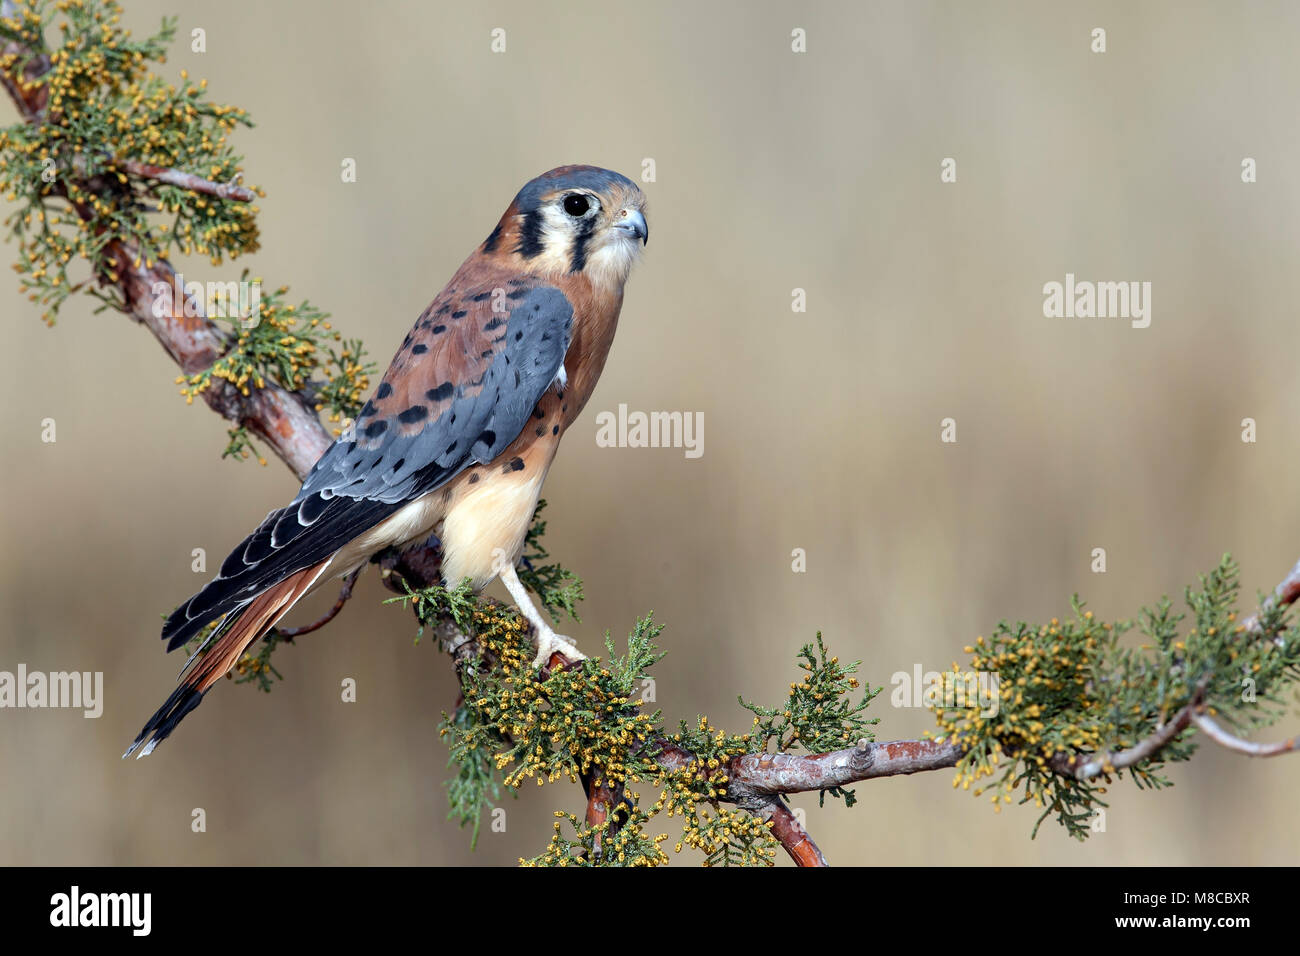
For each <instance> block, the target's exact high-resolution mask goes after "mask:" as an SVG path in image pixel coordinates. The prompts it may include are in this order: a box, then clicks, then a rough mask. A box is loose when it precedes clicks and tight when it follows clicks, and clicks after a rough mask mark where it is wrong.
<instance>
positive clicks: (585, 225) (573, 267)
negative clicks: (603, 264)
mask: <svg viewBox="0 0 1300 956" xmlns="http://www.w3.org/2000/svg"><path fill="white" fill-rule="evenodd" d="M581 222H582V225H581V226H579V227H578V232H577V235H575V236H574V237H573V257H572V258H571V259H570V260H569V271H570V272H581V271H582V270H583V269H585V268H586V266H587V240H588V239H590V238H591V234H592V233H594V232H595V231H596V217H595V216H589V217H588V218H586V219H583V220H581Z"/></svg>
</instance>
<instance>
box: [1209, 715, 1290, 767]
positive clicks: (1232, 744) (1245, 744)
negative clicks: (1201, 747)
mask: <svg viewBox="0 0 1300 956" xmlns="http://www.w3.org/2000/svg"><path fill="white" fill-rule="evenodd" d="M1192 722H1193V723H1195V724H1196V726H1197V728H1199V729H1200V730H1201V731H1202V732H1203V733H1204V734H1205V736H1207V737H1209V738H1210V739H1211V740H1213V741H1214V742H1215V743H1216V744H1219V745H1221V746H1224V747H1227V748H1228V749H1229V750H1235V751H1236V752H1237V753H1239V754H1245V755H1246V756H1248V757H1276V756H1279V755H1280V754H1289V753H1294V752H1295V751H1296V749H1297V748H1300V737H1292V738H1291V739H1290V740H1281V741H1278V742H1277V743H1275V744H1257V743H1252V742H1251V741H1249V740H1242V739H1241V738H1240V737H1237V736H1235V735H1234V734H1231V733H1229V732H1228V731H1227V730H1225V729H1224V728H1223V727H1222V726H1221V725H1220V724H1218V723H1217V722H1216V721H1214V720H1213V719H1212V718H1210V717H1208V716H1206V715H1205V714H1193V715H1192Z"/></svg>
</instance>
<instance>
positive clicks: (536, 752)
mask: <svg viewBox="0 0 1300 956" xmlns="http://www.w3.org/2000/svg"><path fill="white" fill-rule="evenodd" d="M420 593H421V594H422V595H423V596H425V598H424V599H425V600H426V601H428V602H429V606H430V607H432V606H433V602H435V601H441V602H443V604H442V606H444V607H449V606H450V604H449V603H448V602H446V600H445V598H443V597H439V596H438V595H437V593H436V592H430V591H424V592H420ZM397 600H402V599H401V598H399V599H397ZM434 616H437V615H434ZM421 620H422V623H423V624H428V623H432V618H430V619H429V620H426V619H424V618H422V619H421ZM464 623H465V622H464V619H463V614H462V619H461V625H460V626H462V627H463V626H464ZM469 624H470V627H471V629H472V630H471V631H470V633H472V634H473V635H474V637H475V639H476V640H477V642H478V645H479V650H480V653H481V656H480V657H479V658H478V663H477V665H476V666H473V667H470V668H468V669H467V670H466V671H465V672H464V673H462V675H461V682H462V688H463V691H464V699H463V703H462V705H461V706H460V707H459V708H458V709H457V711H456V713H455V714H454V715H453V716H452V717H446V716H444V720H443V724H442V728H441V729H442V734H443V736H445V737H447V738H448V740H449V745H450V748H451V753H452V764H453V765H455V766H457V767H458V768H459V770H458V774H457V777H456V778H455V779H454V780H453V781H452V782H451V783H450V784H449V788H448V790H449V797H450V800H451V817H452V818H453V819H457V820H458V821H460V823H461V824H462V825H465V824H466V823H470V822H473V823H475V825H476V826H477V820H478V819H479V815H480V814H481V813H482V812H483V811H484V810H486V809H487V808H489V807H490V806H492V805H493V804H494V803H495V802H496V801H497V799H498V798H499V792H500V789H505V790H509V791H510V792H511V793H514V792H515V791H516V790H517V788H519V787H520V786H521V785H522V784H524V783H525V782H527V781H528V780H535V781H537V783H538V784H539V785H541V784H544V783H553V782H556V781H558V780H569V781H577V780H579V779H580V778H581V777H583V776H587V777H589V778H595V779H599V780H602V781H604V782H606V783H607V784H609V785H614V786H619V787H624V788H626V789H625V790H624V797H625V800H626V804H625V806H624V814H623V817H624V818H623V819H620V821H619V824H618V825H617V826H616V827H615V826H614V825H613V824H612V823H611V822H610V821H608V820H607V821H606V822H604V823H602V824H600V825H598V826H589V825H587V824H586V823H585V822H584V821H581V820H579V819H578V818H577V817H576V816H573V815H572V814H569V813H564V812H560V813H557V814H556V816H557V822H556V827H555V833H554V835H553V836H552V839H551V842H550V844H549V845H548V847H547V849H546V850H545V851H544V852H543V853H542V854H540V855H539V856H537V857H534V858H532V859H529V860H523V861H521V862H523V863H525V864H527V865H561V866H568V865H587V866H591V865H600V866H645V865H661V864H663V863H666V862H668V857H667V855H666V854H665V853H664V852H663V849H662V847H661V844H662V843H663V842H664V840H665V839H666V837H665V836H664V835H663V834H657V835H652V834H651V833H650V832H649V829H648V827H649V825H650V822H651V821H652V820H654V819H655V818H657V817H660V816H662V817H664V818H675V819H676V820H677V821H679V824H680V828H681V836H680V838H679V839H678V841H677V842H676V844H675V851H676V852H681V851H682V850H683V849H684V848H686V847H691V848H693V849H696V850H698V851H700V852H701V853H702V854H703V856H704V860H705V865H708V866H719V865H721V866H735V865H747V866H749V865H771V863H772V862H773V858H774V856H775V853H776V851H777V849H778V846H777V843H776V841H775V839H774V838H773V837H772V834H771V831H770V828H769V824H768V823H767V822H765V821H763V820H761V819H759V818H758V817H756V816H754V815H752V814H750V813H748V812H746V811H744V810H740V809H736V808H733V807H731V806H728V805H727V804H726V796H727V792H726V785H727V780H728V773H727V768H728V764H729V762H730V761H732V760H733V759H735V758H737V757H740V756H743V755H744V754H748V753H753V752H756V751H758V750H761V749H763V748H765V747H767V746H769V745H772V744H777V743H778V742H779V744H780V746H782V747H783V748H785V749H791V748H797V747H799V746H800V745H808V744H809V743H811V744H816V745H822V744H826V743H827V742H829V741H834V742H835V743H836V745H837V746H843V745H845V744H847V743H850V742H852V741H854V740H858V739H860V738H862V737H864V736H866V737H869V736H870V732H869V731H868V730H867V727H868V725H869V724H872V723H874V721H873V720H867V719H866V718H864V717H863V716H862V712H863V710H864V709H865V708H866V707H867V705H868V704H869V703H870V701H871V699H872V698H873V697H874V696H875V695H876V694H877V693H879V690H876V691H874V692H873V691H870V690H868V692H867V694H866V695H865V697H864V699H862V700H861V701H858V702H856V703H855V702H853V701H852V700H850V699H849V694H850V692H851V691H853V690H856V689H857V688H858V682H857V680H856V679H855V678H853V677H852V676H851V675H852V673H853V672H854V671H855V670H856V667H857V665H856V664H855V665H850V666H848V667H842V666H841V665H840V663H839V661H838V659H837V658H834V657H831V656H829V655H828V654H827V652H826V649H825V647H824V645H823V644H822V642H821V639H820V637H819V638H818V641H817V644H816V645H815V646H814V645H811V644H810V645H807V646H805V647H804V648H803V649H802V650H801V652H800V659H801V662H802V663H801V665H800V666H801V668H802V669H803V670H804V671H805V672H806V676H805V677H804V679H803V680H802V681H800V682H799V683H797V684H794V685H792V689H791V694H790V699H789V701H788V702H787V704H786V705H785V706H784V707H783V708H762V707H757V706H754V705H747V706H749V707H750V709H751V710H753V711H754V712H755V714H756V715H757V716H756V717H755V725H756V727H757V728H758V730H757V731H756V732H755V733H753V734H745V735H736V734H730V733H727V732H726V731H721V730H717V729H715V728H713V727H712V726H710V724H709V720H708V718H707V717H700V718H698V719H697V720H696V721H695V722H694V723H692V724H688V723H686V722H685V721H683V722H682V723H681V725H680V728H679V730H678V731H677V732H676V733H674V734H671V735H669V734H668V733H667V731H666V730H665V729H664V727H663V725H662V723H661V721H660V714H659V713H658V712H657V711H656V712H654V713H647V712H646V710H645V709H644V706H643V704H644V701H643V700H642V697H643V696H644V694H639V693H638V692H639V690H640V689H641V688H643V687H645V686H647V681H648V680H649V671H650V668H651V667H652V666H653V665H654V664H655V663H656V662H657V661H659V660H660V659H661V658H662V656H663V655H662V654H661V653H660V652H659V651H658V649H657V647H656V645H655V640H656V639H657V637H658V635H659V633H660V630H661V627H660V625H657V624H655V623H654V621H653V618H652V617H649V616H647V617H646V618H643V619H642V620H639V621H638V622H637V623H636V626H635V627H634V628H633V630H632V632H631V634H629V636H628V640H627V649H626V652H625V653H622V654H619V653H616V649H615V646H614V643H613V641H612V639H611V638H610V637H609V635H608V634H607V635H606V641H605V645H606V651H607V656H606V658H605V660H604V661H603V662H602V661H598V660H586V661H583V662H582V663H581V664H580V665H578V666H575V667H573V668H571V669H568V670H560V671H556V672H554V673H551V674H549V675H547V676H546V677H545V678H543V677H542V676H541V675H540V674H539V673H538V672H537V671H535V670H534V669H533V668H532V666H531V660H532V646H531V644H530V643H529V640H528V628H527V626H526V625H525V624H524V623H523V622H522V621H521V620H520V618H519V617H518V615H517V614H515V612H514V611H513V610H511V609H508V608H503V607H501V606H499V605H495V604H489V603H486V602H483V603H479V604H478V605H477V606H476V607H475V608H474V610H473V612H472V614H471V615H470V621H469ZM664 748H671V749H672V751H673V753H674V754H675V755H680V756H681V759H680V760H669V761H661V759H660V758H661V757H662V756H664ZM497 773H499V774H500V777H499V778H498V777H497V776H496V774H497ZM638 785H648V786H649V787H651V788H652V789H653V790H654V791H656V792H657V793H658V796H657V798H656V799H654V800H653V801H651V802H648V803H647V802H646V801H644V800H643V799H642V797H641V795H640V793H639V792H638V791H637V789H635V788H636V787H637V786H638ZM834 793H835V794H836V795H840V792H839V791H838V790H837V791H834ZM844 795H845V796H846V798H847V800H848V802H850V803H851V802H852V794H851V793H850V794H844ZM566 822H567V826H566ZM476 832H477V831H476ZM566 834H568V835H566ZM598 846H599V850H598Z"/></svg>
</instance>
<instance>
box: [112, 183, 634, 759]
mask: <svg viewBox="0 0 1300 956" xmlns="http://www.w3.org/2000/svg"><path fill="white" fill-rule="evenodd" d="M645 204H646V200H645V195H644V194H643V193H642V191H641V189H640V187H638V186H637V185H636V183H634V182H633V181H632V180H630V179H628V178H627V177H625V176H622V175H620V174H619V173H616V172H613V171H611V170H608V169H602V168H600V167H597V166H585V165H569V166H559V167H556V168H555V169H552V170H550V171H549V172H546V173H543V174H542V175H540V176H538V177H536V178H535V179H532V180H530V181H529V182H528V183H526V184H525V185H524V187H523V188H522V189H520V190H519V192H518V193H517V194H516V195H515V197H514V199H513V201H511V203H510V205H509V206H508V207H507V208H506V211H505V213H504V214H503V215H502V216H501V218H500V220H499V221H498V222H497V224H496V227H495V228H494V229H493V230H492V231H491V232H490V233H489V234H488V237H487V238H486V239H485V240H484V241H483V242H482V243H481V244H480V245H479V246H478V247H476V248H475V250H474V251H473V252H472V253H471V254H470V256H469V258H467V259H466V260H465V262H464V263H463V264H462V265H461V267H460V268H459V269H458V270H457V271H456V273H455V274H454V275H453V276H452V278H451V280H450V281H449V282H448V283H447V285H446V287H445V288H444V289H443V290H442V291H441V292H440V293H439V294H438V295H437V297H436V298H434V300H433V302H432V303H431V304H430V305H429V306H428V308H426V309H425V310H424V311H423V312H422V313H421V314H420V316H419V318H418V319H416V322H415V326H414V328H412V329H411V331H410V333H409V334H408V335H407V336H406V338H405V340H403V342H402V345H401V347H400V348H399V349H398V350H397V354H396V355H395V356H394V358H393V361H392V364H391V365H389V367H388V371H387V372H386V373H385V374H384V377H383V379H382V380H381V381H380V383H379V385H378V387H377V388H376V389H375V391H374V393H373V394H372V395H371V396H370V397H369V399H368V400H367V401H366V403H365V405H364V406H362V408H361V411H360V412H359V413H358V415H357V417H356V419H355V421H353V422H352V423H350V424H349V425H348V427H346V428H345V429H343V430H342V432H341V433H340V435H339V436H338V438H337V439H336V440H335V441H334V442H333V444H331V445H330V447H329V448H328V449H326V451H325V453H324V454H323V455H322V456H321V458H320V460H319V461H317V462H316V464H315V465H314V466H313V468H312V470H311V472H310V473H309V474H308V475H307V477H306V479H305V480H304V481H303V483H302V488H301V489H300V490H299V491H298V494H297V495H296V496H295V497H294V499H293V500H292V501H291V502H290V503H289V504H288V505H286V506H285V507H283V508H279V509H277V510H274V511H272V512H271V513H270V514H268V515H267V516H266V519H265V520H264V521H262V523H261V524H259V525H258V526H257V528H256V529H254V530H253V531H252V533H250V534H249V535H248V536H247V537H246V538H244V540H243V541H242V542H240V544H239V545H237V546H236V547H235V548H234V550H232V551H231V552H230V555H229V557H227V558H226V559H225V561H223V562H222V565H221V570H220V571H219V573H218V574H217V576H216V577H215V578H213V579H212V580H211V581H209V582H208V583H207V584H206V585H204V587H203V588H202V589H201V590H200V591H199V592H198V593H197V594H195V595H193V596H192V597H191V598H190V599H189V600H187V601H186V602H185V603H184V604H182V605H180V606H179V607H178V608H176V610H175V611H174V612H173V613H172V614H171V615H170V616H169V617H168V618H167V620H166V622H165V623H164V625H163V629H162V638H163V640H165V641H166V642H167V650H168V651H172V650H175V649H176V648H178V647H181V646H182V645H184V644H186V643H187V642H190V641H192V640H193V639H194V638H195V637H196V636H198V635H200V634H201V632H203V630H204V629H205V628H206V627H208V625H210V624H212V623H213V622H218V623H216V625H215V627H213V628H212V630H211V631H210V632H209V633H208V634H207V636H206V637H205V639H204V642H203V644H202V645H201V646H200V647H199V649H198V650H196V651H195V653H194V654H193V655H192V656H191V657H190V659H189V660H188V661H187V662H186V665H185V667H184V668H183V669H182V672H181V677H180V681H179V685H178V686H177V688H176V690H175V692H173V693H172V695H171V696H170V697H168V698H167V700H166V701H165V702H164V703H163V705H162V706H161V707H159V708H158V710H157V711H156V712H155V713H154V715H153V716H152V717H150V718H149V720H148V721H147V722H146V723H145V725H144V728H143V729H142V730H141V731H140V734H139V735H138V736H137V737H136V739H135V741H134V742H133V743H132V744H131V746H130V747H129V748H128V749H127V751H126V753H124V754H123V755H122V756H123V757H128V756H130V755H131V754H132V753H133V752H136V751H137V750H139V753H138V754H137V757H143V756H146V755H148V754H150V753H152V752H153V750H154V748H155V747H157V746H158V744H159V743H161V742H162V741H163V740H165V739H166V738H167V737H168V736H169V735H170V734H171V733H172V731H173V730H175V729H176V726H177V724H179V723H180V722H181V720H183V719H184V718H185V717H186V715H188V714H189V713H190V712H191V711H193V710H194V708H196V707H197V706H198V705H199V703H200V702H201V701H202V699H203V696H204V694H206V693H207V691H208V690H209V689H211V688H212V686H213V685H214V684H216V683H217V682H218V681H219V680H220V679H221V678H222V677H224V676H225V675H226V673H227V672H229V671H230V670H231V668H232V667H234V665H235V664H236V663H237V662H238V661H239V659H240V657H241V656H242V655H243V653H244V651H245V650H247V649H248V648H249V647H250V646H251V645H253V644H254V642H256V641H258V640H259V639H261V638H263V637H264V636H266V634H267V633H268V632H269V631H270V630H271V629H272V628H273V627H275V625H276V623H277V622H278V621H279V620H280V619H281V618H282V617H284V615H285V614H287V613H288V612H289V610H290V609H291V608H292V607H293V606H294V605H295V604H296V603H297V602H298V601H299V600H300V599H301V598H302V597H303V596H304V595H306V594H307V593H309V592H310V591H312V590H313V589H315V588H317V587H320V586H321V585H323V584H324V583H326V582H328V581H330V580H332V579H335V578H338V577H345V576H347V575H350V574H353V573H354V572H356V571H358V570H359V569H360V568H362V567H363V566H364V565H365V564H366V562H367V561H369V560H370V558H371V557H373V556H374V555H375V554H377V553H378V552H380V551H383V550H384V549H386V548H390V547H399V548H400V547H402V546H403V545H406V544H409V543H412V542H416V541H422V540H425V539H427V538H428V537H429V536H430V535H436V537H437V538H438V540H439V541H440V543H441V546H442V577H443V582H444V584H446V585H447V586H449V587H450V586H455V585H458V584H460V583H461V582H462V581H465V580H466V579H468V580H469V581H470V582H472V585H473V588H474V590H475V591H476V592H478V591H481V590H482V589H483V588H484V587H486V586H487V585H488V584H490V583H491V582H492V581H493V580H494V579H496V578H498V577H499V578H500V579H501V581H502V582H503V583H504V585H505V587H506V590H507V591H509V593H510V596H511V598H512V600H513V601H514V602H515V604H516V605H517V607H518V608H519V610H520V612H521V613H522V614H523V616H524V617H525V618H526V619H527V620H528V621H529V623H530V624H532V625H533V629H534V632H535V635H536V640H537V645H538V647H537V656H536V658H535V659H534V661H533V665H534V666H535V667H540V666H541V665H542V664H544V663H545V662H546V661H548V660H549V659H550V657H551V655H552V654H554V653H555V652H557V651H558V652H560V653H563V654H565V655H566V656H569V657H571V658H572V659H579V658H582V657H583V655H582V654H581V652H579V651H578V649H577V648H576V646H575V645H574V644H573V642H572V641H571V640H570V639H569V638H567V637H564V636H563V635H560V634H557V633H555V631H554V630H552V628H551V627H550V625H549V624H548V623H547V622H546V621H545V620H544V619H543V618H542V615H541V614H540V613H538V610H537V608H536V607H535V606H534V605H533V603H532V601H531V599H530V598H529V596H528V593H527V591H526V590H525V589H524V586H523V585H522V584H521V583H520V581H519V578H518V575H517V574H516V572H515V565H516V563H517V562H518V560H519V558H520V555H521V554H522V552H523V547H524V543H525V538H526V535H527V532H528V528H529V525H530V523H531V519H532V515H533V513H534V511H535V510H536V507H537V502H538V498H539V495H540V493H541V488H542V482H543V481H544V480H545V478H546V474H547V471H548V469H549V468H550V466H551V462H552V461H553V460H554V458H555V453H556V449H557V448H558V446H559V442H560V438H561V437H562V436H563V435H564V433H565V431H566V430H567V429H568V428H569V427H570V426H571V425H572V424H573V423H574V421H575V420H576V419H577V417H578V415H579V414H580V413H581V412H582V409H583V406H584V405H585V404H586V403H587V400H588V399H589V398H590V397H591V393H592V390H593V389H594V388H595V386H596V382H597V380H598V379H599V378H600V374H601V371H602V370H603V368H604V366H605V362H606V359H607V357H608V355H609V350H610V346H611V344H612V343H613V339H614V332H615V329H616V328H617V325H618V317H619V312H620V311H621V309H622V304H623V288H624V284H625V283H626V281H627V278H628V275H629V273H630V272H631V270H632V267H633V266H634V265H635V264H636V262H637V261H638V260H639V259H640V257H641V253H642V250H643V248H644V246H645V245H646V244H647V243H648V241H649V238H650V235H649V227H648V226H647V224H646V218H645Z"/></svg>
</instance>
